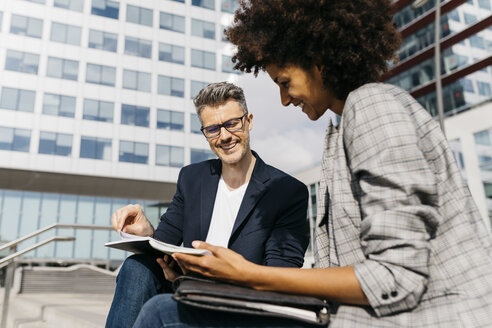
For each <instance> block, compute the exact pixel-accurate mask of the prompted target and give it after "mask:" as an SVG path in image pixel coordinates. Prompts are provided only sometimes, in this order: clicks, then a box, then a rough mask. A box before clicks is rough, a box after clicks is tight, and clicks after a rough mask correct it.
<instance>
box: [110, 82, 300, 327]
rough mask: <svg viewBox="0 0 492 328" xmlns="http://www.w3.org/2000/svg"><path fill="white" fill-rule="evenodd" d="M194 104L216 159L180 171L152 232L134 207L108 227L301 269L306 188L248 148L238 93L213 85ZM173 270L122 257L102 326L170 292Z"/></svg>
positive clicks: (247, 116)
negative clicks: (220, 248)
mask: <svg viewBox="0 0 492 328" xmlns="http://www.w3.org/2000/svg"><path fill="white" fill-rule="evenodd" d="M194 104H195V107H196V110H197V113H198V116H199V118H200V121H201V123H202V128H201V130H202V132H203V135H204V136H205V138H206V139H207V141H208V142H209V145H210V148H211V149H212V151H213V152H214V153H215V154H216V155H217V157H218V158H219V159H218V160H208V161H205V162H201V163H197V164H192V165H189V166H186V167H184V168H183V169H182V170H181V172H180V173H179V177H178V182H177V189H176V194H175V195H174V197H173V200H172V202H171V204H170V206H169V208H168V210H167V211H166V213H165V214H164V215H163V216H162V217H161V221H160V223H159V226H158V227H157V229H156V230H154V228H153V227H152V225H151V224H150V222H149V220H148V219H147V218H146V217H145V215H144V213H143V212H142V209H141V207H140V206H139V205H128V206H125V207H123V208H121V209H119V210H118V211H116V212H115V213H114V214H113V216H112V217H111V222H112V224H113V227H114V228H115V229H116V230H122V231H124V232H127V233H132V234H135V235H140V236H153V237H154V238H156V239H159V240H162V241H164V242H167V243H172V244H175V245H179V244H181V243H183V245H184V246H186V247H191V243H192V242H193V241H194V240H205V241H207V242H208V243H211V244H213V245H217V246H223V247H227V248H230V249H232V250H234V251H236V252H238V253H240V254H241V255H242V256H244V258H246V259H247V260H249V261H252V262H254V263H258V264H263V265H269V266H277V267H300V266H302V263H303V258H304V252H305V250H306V247H307V244H308V239H309V237H308V223H307V220H306V209H307V198H308V193H307V188H306V186H305V185H304V184H302V183H301V182H299V181H297V180H296V179H294V178H293V177H291V176H289V175H287V174H285V173H283V172H281V171H279V170H278V169H275V168H273V167H271V166H269V165H267V164H265V163H264V162H263V161H262V160H261V158H260V157H259V156H258V154H256V153H255V152H253V151H252V150H251V149H250V145H249V131H251V129H252V127H253V125H252V123H253V115H252V114H251V113H248V109H247V106H246V101H245V98H244V94H243V91H242V89H241V88H239V87H237V86H235V85H234V84H231V83H227V82H221V83H213V84H210V85H208V86H207V87H205V88H204V89H203V90H201V91H200V93H199V94H198V95H197V96H196V98H195V99H194ZM157 261H158V262H159V263H157ZM159 264H160V265H159ZM161 266H162V268H161ZM176 269H178V268H177V266H175V263H174V262H173V261H172V260H171V258H170V257H168V256H164V258H163V259H156V258H155V257H152V256H149V255H133V256H131V257H129V258H128V259H127V260H126V261H125V263H124V264H123V266H122V268H121V270H120V272H119V274H118V278H117V286H116V292H115V296H114V299H113V304H112V306H111V310H110V313H109V315H108V319H107V322H106V327H119V328H121V327H131V326H132V325H133V323H134V321H135V319H136V317H137V315H138V313H139V311H140V309H141V308H142V306H143V304H144V303H145V302H146V301H147V300H149V299H150V298H151V297H153V296H155V295H156V294H158V293H162V292H166V291H167V292H169V291H170V289H169V285H168V284H167V281H173V280H174V279H175V278H176V276H177V275H178V274H179V272H177V271H176ZM178 271H179V270H178ZM166 280H167V281H166Z"/></svg>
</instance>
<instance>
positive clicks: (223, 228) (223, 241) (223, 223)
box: [205, 176, 249, 247]
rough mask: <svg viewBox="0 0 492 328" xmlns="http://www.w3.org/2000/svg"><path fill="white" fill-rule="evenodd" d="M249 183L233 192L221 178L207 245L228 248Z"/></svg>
mask: <svg viewBox="0 0 492 328" xmlns="http://www.w3.org/2000/svg"><path fill="white" fill-rule="evenodd" d="M248 183H249V182H247V183H245V184H243V185H242V186H241V187H239V188H237V189H234V190H232V191H231V190H229V189H228V188H227V185H226V183H225V181H224V179H223V178H222V176H221V177H220V180H219V186H218V188H217V195H216V196H215V204H214V211H213V213H212V221H211V222H210V228H208V234H207V239H206V240H205V241H206V242H207V243H209V244H212V245H215V246H222V247H227V244H228V243H229V238H230V237H231V232H232V228H233V227H234V222H235V221H236V217H237V212H239V207H240V206H241V202H242V201H243V197H244V193H245V192H246V188H247V187H248Z"/></svg>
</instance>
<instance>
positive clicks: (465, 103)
mask: <svg viewBox="0 0 492 328" xmlns="http://www.w3.org/2000/svg"><path fill="white" fill-rule="evenodd" d="M484 78H488V82H486V81H485V80H484ZM466 80H470V81H477V82H478V81H480V82H482V83H489V84H492V75H490V74H489V75H488V76H487V75H484V74H483V72H482V71H476V72H474V73H472V74H470V75H468V76H466V77H465V78H461V79H459V80H457V81H455V82H453V83H450V84H448V85H445V86H443V88H442V94H443V105H444V114H445V115H453V114H456V113H459V112H461V111H463V110H466V109H468V108H470V107H471V106H473V105H475V104H478V103H480V102H483V101H486V100H489V99H490V96H485V95H480V94H479V93H477V92H476V91H475V93H473V94H470V93H468V92H466V93H465V89H466V88H467V82H466ZM477 86H478V83H477ZM485 92H487V91H485ZM435 97H436V95H435V92H431V93H428V94H426V95H424V96H422V97H420V98H418V99H417V100H418V101H419V102H420V103H421V104H422V105H423V106H424V107H425V108H426V109H427V110H428V111H429V112H430V113H431V115H432V116H436V115H437V111H436V107H435Z"/></svg>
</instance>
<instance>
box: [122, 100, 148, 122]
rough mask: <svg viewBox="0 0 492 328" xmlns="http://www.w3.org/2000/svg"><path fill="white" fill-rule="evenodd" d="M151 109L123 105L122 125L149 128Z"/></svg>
mask: <svg viewBox="0 0 492 328" xmlns="http://www.w3.org/2000/svg"><path fill="white" fill-rule="evenodd" d="M149 113H150V108H149V107H143V106H135V105H128V104H121V124H125V125H135V126H145V127H148V126H149Z"/></svg>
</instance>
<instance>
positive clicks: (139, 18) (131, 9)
mask: <svg viewBox="0 0 492 328" xmlns="http://www.w3.org/2000/svg"><path fill="white" fill-rule="evenodd" d="M126 21H127V22H130V23H135V24H140V25H145V26H150V27H152V9H147V8H142V7H137V6H132V5H127V6H126Z"/></svg>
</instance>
